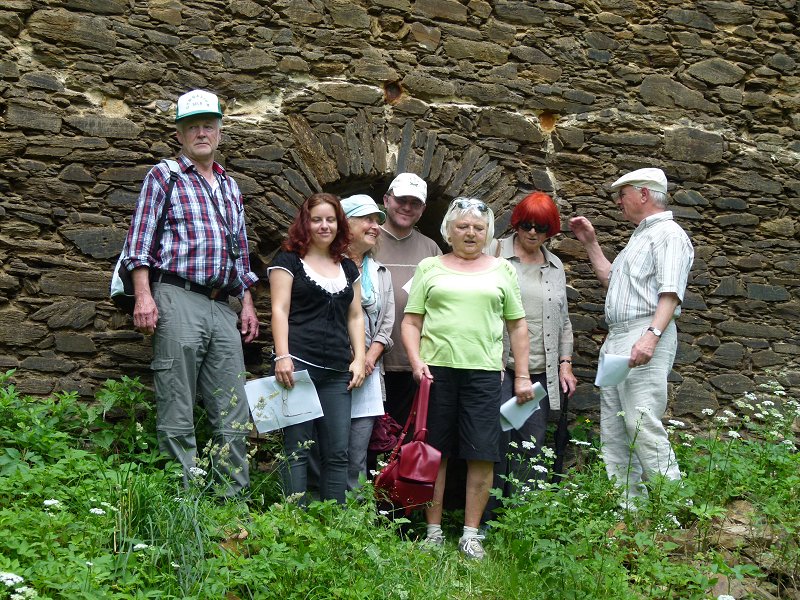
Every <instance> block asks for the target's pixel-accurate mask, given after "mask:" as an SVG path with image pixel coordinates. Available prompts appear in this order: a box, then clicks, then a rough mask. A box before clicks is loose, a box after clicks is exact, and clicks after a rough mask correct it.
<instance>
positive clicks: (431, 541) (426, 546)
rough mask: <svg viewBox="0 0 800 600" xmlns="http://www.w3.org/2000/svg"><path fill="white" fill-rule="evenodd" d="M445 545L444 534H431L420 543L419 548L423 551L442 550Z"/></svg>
mask: <svg viewBox="0 0 800 600" xmlns="http://www.w3.org/2000/svg"><path fill="white" fill-rule="evenodd" d="M443 546H444V536H443V535H429V536H428V537H426V538H425V539H424V540H422V541H421V542H420V543H419V549H420V550H422V551H423V552H430V551H431V550H441V549H442V547H443Z"/></svg>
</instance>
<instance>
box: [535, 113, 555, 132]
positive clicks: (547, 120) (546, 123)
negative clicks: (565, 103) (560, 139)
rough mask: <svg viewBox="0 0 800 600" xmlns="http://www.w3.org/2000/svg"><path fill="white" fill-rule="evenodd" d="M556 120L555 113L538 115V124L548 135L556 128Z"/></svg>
mask: <svg viewBox="0 0 800 600" xmlns="http://www.w3.org/2000/svg"><path fill="white" fill-rule="evenodd" d="M557 120H558V115H557V114H555V113H551V112H543V113H542V114H540V115H539V124H540V125H541V126H542V129H543V130H544V131H546V132H548V133H550V132H551V131H553V130H554V129H555V128H556V121H557Z"/></svg>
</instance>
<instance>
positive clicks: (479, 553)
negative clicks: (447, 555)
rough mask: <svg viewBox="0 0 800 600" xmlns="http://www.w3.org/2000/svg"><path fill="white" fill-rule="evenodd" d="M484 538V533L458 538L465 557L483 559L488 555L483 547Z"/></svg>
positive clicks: (459, 547)
mask: <svg viewBox="0 0 800 600" xmlns="http://www.w3.org/2000/svg"><path fill="white" fill-rule="evenodd" d="M482 539H483V536H482V535H479V536H477V537H469V538H463V537H462V538H461V539H460V540H458V549H459V550H461V554H463V555H464V557H465V558H470V559H473V560H483V558H484V557H485V556H486V551H485V550H484V549H483V544H481V540H482Z"/></svg>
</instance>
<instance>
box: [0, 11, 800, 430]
mask: <svg viewBox="0 0 800 600" xmlns="http://www.w3.org/2000/svg"><path fill="white" fill-rule="evenodd" d="M799 11H800V8H799V7H798V3H797V1H796V0H746V1H733V2H726V1H717V0H700V1H692V2H689V1H682V0H664V1H662V2H644V1H640V0H592V1H589V0H576V1H574V2H557V1H554V0H543V1H515V0H498V1H496V2H486V1H483V0H374V1H371V2H368V1H366V0H196V1H192V0H186V1H180V0H147V1H141V2H130V1H126V0H5V1H4V2H3V4H2V8H0V47H1V48H2V57H0V78H2V80H1V82H0V121H2V131H1V132H0V157H1V158H2V166H1V167H0V192H1V195H0V223H2V225H1V227H0V368H1V369H3V370H8V369H12V368H15V369H16V374H15V376H14V382H15V383H16V385H17V387H18V389H19V390H21V391H23V392H25V393H31V394H48V393H50V392H52V391H58V390H78V391H79V392H80V393H81V394H83V395H91V394H92V393H93V391H94V389H95V388H96V387H97V386H98V384H100V383H102V382H103V381H104V380H105V379H106V378H116V377H119V376H121V375H123V374H127V375H130V376H135V375H141V376H142V377H143V378H144V379H145V380H148V377H149V375H148V364H149V360H150V344H149V340H146V339H144V338H143V337H142V336H141V335H139V334H138V333H136V332H135V331H133V329H132V327H131V322H130V321H129V320H128V319H127V318H126V317H125V316H124V315H122V314H120V313H117V312H116V311H115V310H114V309H113V307H112V304H111V303H110V302H109V300H108V298H107V295H108V283H109V279H110V273H111V268H112V266H113V264H114V260H115V258H116V256H117V254H118V252H119V250H120V247H121V244H122V240H123V237H124V235H125V232H126V230H127V226H128V223H129V220H130V216H131V212H132V208H133V206H134V203H135V201H136V197H137V192H138V188H139V184H140V182H141V180H142V177H143V176H144V174H145V172H146V171H147V169H148V168H149V167H150V166H151V165H153V164H154V163H155V162H156V161H158V160H159V159H160V158H163V157H168V156H172V155H173V154H174V152H175V150H176V148H177V144H176V143H175V140H174V136H173V135H172V133H173V129H174V127H173V110H174V104H173V102H174V101H175V99H176V98H177V96H178V95H179V94H180V93H182V92H184V91H186V90H187V89H189V88H193V87H202V88H206V89H209V90H213V91H214V92H216V93H217V94H219V95H220V97H221V98H222V99H223V102H224V105H225V114H226V118H225V122H224V140H223V143H222V145H221V147H220V150H221V152H222V155H223V160H224V162H225V164H226V166H227V168H228V169H229V170H230V171H231V172H232V173H233V174H234V176H235V177H236V179H237V180H238V181H239V183H240V185H241V187H242V190H243V192H244V195H245V200H246V210H247V217H248V220H249V229H250V233H251V243H252V245H251V249H250V250H251V253H252V256H253V259H254V261H255V263H256V264H257V265H259V268H263V265H264V264H265V263H266V261H268V260H269V257H270V255H271V253H272V252H274V250H275V249H276V248H277V246H278V244H279V242H280V240H281V238H282V236H283V234H284V232H285V230H286V227H287V225H288V223H289V222H290V220H291V218H292V216H293V215H294V212H295V210H296V206H297V204H298V203H299V202H301V201H302V199H303V198H304V197H305V196H306V195H308V194H309V193H311V192H312V191H315V190H322V189H324V190H326V191H332V192H336V193H355V192H366V193H370V194H372V195H373V197H374V198H375V199H377V200H380V199H381V197H382V193H383V192H384V191H385V188H386V185H387V184H388V182H389V181H390V180H391V178H392V177H393V175H394V173H396V172H398V171H402V170H410V171H414V172H417V173H419V174H420V175H422V176H423V177H424V178H425V179H427V180H428V181H429V182H430V186H431V197H432V200H431V202H430V208H429V210H428V211H427V213H426V218H425V220H423V221H422V223H421V227H422V228H423V229H424V230H425V231H426V232H427V233H429V234H431V235H436V236H438V234H437V233H435V232H436V229H437V226H438V222H439V220H440V218H441V214H442V212H443V210H444V207H445V206H446V204H447V202H448V201H449V200H450V199H451V198H453V197H454V196H456V195H461V194H469V195H477V196H480V197H482V198H484V199H486V200H487V201H488V202H490V203H491V204H492V206H494V208H495V209H496V211H497V212H498V214H499V215H500V219H499V221H500V223H499V229H500V230H502V229H503V228H504V227H505V226H506V225H507V223H508V217H509V212H510V208H511V207H512V206H513V204H514V202H515V201H516V200H518V199H519V198H521V197H522V196H523V195H524V194H526V193H528V192H529V191H531V190H533V189H541V190H545V191H547V192H550V193H551V194H553V195H554V196H555V197H556V198H557V200H558V203H559V206H560V207H561V210H562V213H563V216H564V218H565V220H566V218H568V217H570V216H572V215H575V214H585V215H587V216H589V217H590V218H591V219H592V220H593V222H594V223H595V225H596V226H597V227H598V230H599V233H600V236H601V243H602V244H603V245H604V247H605V249H606V251H607V253H608V254H610V255H613V254H614V253H615V252H616V251H618V250H619V249H620V248H621V247H622V245H623V244H624V242H625V240H627V238H628V236H629V235H630V231H631V227H630V225H629V224H627V223H625V222H624V221H623V220H622V218H621V214H620V213H619V211H618V210H617V209H616V207H615V206H614V204H613V202H612V200H611V196H610V194H609V192H608V188H607V186H608V184H609V183H610V182H611V181H613V180H614V179H615V178H616V177H617V175H618V174H619V173H620V171H622V170H626V169H633V168H638V167H643V166H660V167H663V168H664V169H665V170H666V172H667V175H668V177H669V179H670V182H671V184H672V185H673V186H674V189H671V192H672V203H673V210H674V211H675V212H676V214H677V218H678V219H679V221H680V223H681V224H682V225H683V226H684V227H685V228H686V229H687V231H688V232H689V233H690V235H691V237H692V239H693V242H694V244H695V247H696V253H697V257H696V262H695V266H694V270H693V272H692V276H691V280H690V287H689V293H688V297H687V299H686V302H685V304H684V314H683V316H682V317H681V319H680V321H679V331H680V349H679V355H678V359H677V362H676V365H675V370H674V373H673V375H672V377H671V381H672V384H673V385H672V394H673V402H672V414H674V415H682V414H696V415H699V414H700V410H701V409H702V408H705V407H710V408H716V407H717V406H719V405H720V404H726V403H728V402H730V401H731V400H733V399H735V398H737V397H739V396H741V395H742V394H743V393H744V392H746V391H749V390H754V389H757V386H758V385H759V384H760V383H763V382H764V381H765V380H766V379H768V378H770V377H771V375H769V374H768V373H767V370H768V369H771V370H774V371H775V372H776V373H777V374H778V376H779V378H780V381H781V382H782V383H783V384H784V385H786V386H797V385H798V384H800V368H798V359H799V356H800V325H798V320H799V318H800V256H798V247H799V246H800V243H798V230H799V229H800V221H799V217H798V195H800V173H799V172H798V159H800V115H798V106H799V105H800V77H799V76H798V74H799V73H798V62H800V43H798V36H797V33H796V30H797V25H798V13H799ZM437 239H438V237H437ZM552 247H553V248H554V249H555V251H556V252H557V253H558V254H559V255H560V256H561V257H562V258H563V260H564V262H565V264H566V266H567V269H568V277H569V282H570V284H571V286H572V289H571V290H570V302H571V306H570V308H571V311H572V315H573V320H574V324H575V330H576V335H577V339H576V357H575V361H576V367H577V369H576V370H577V374H578V376H579V377H580V379H581V387H580V391H579V394H578V396H577V398H576V402H575V407H576V408H577V409H578V410H587V411H590V410H592V409H593V408H594V406H595V405H596V392H595V391H594V388H593V387H592V385H591V381H592V379H593V374H594V370H595V367H596V356H597V350H598V348H599V344H600V342H601V340H602V337H603V335H604V325H603V322H602V302H603V291H602V290H601V289H600V288H599V287H598V285H597V284H596V282H595V280H594V277H593V276H592V273H591V269H590V267H589V264H588V261H587V259H586V256H585V255H584V254H583V252H582V250H581V248H580V245H579V244H578V243H577V242H576V241H575V239H574V238H573V237H571V236H570V234H569V233H568V232H565V233H564V235H562V236H559V237H558V238H556V239H555V240H554V242H553V244H552ZM258 307H259V311H260V318H261V321H262V323H264V325H265V326H264V327H263V330H264V331H265V333H264V334H263V335H262V337H261V339H260V340H258V342H257V343H256V344H253V345H251V346H250V347H248V348H246V351H247V352H246V356H247V358H248V368H249V369H250V370H252V371H253V372H254V373H261V372H263V371H264V370H265V368H266V365H265V363H264V358H265V357H266V356H267V354H268V353H269V351H270V349H271V340H270V339H269V333H268V330H269V327H268V326H267V324H268V318H269V293H268V290H267V289H262V290H261V294H260V298H259V300H258Z"/></svg>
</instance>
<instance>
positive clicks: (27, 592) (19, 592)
mask: <svg viewBox="0 0 800 600" xmlns="http://www.w3.org/2000/svg"><path fill="white" fill-rule="evenodd" d="M38 597H39V594H37V593H36V590H35V589H33V588H31V587H28V586H27V585H23V586H22V587H19V588H17V589H16V590H14V593H13V594H11V596H10V600H27V599H28V598H38Z"/></svg>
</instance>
